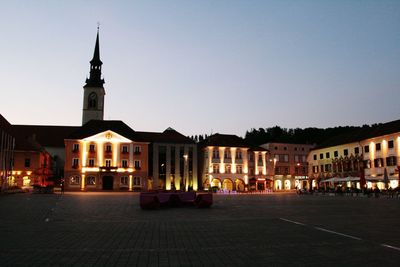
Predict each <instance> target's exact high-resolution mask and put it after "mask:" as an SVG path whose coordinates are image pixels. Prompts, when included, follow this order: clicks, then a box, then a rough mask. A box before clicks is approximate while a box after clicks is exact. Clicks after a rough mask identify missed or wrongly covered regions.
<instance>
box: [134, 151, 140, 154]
mask: <svg viewBox="0 0 400 267" xmlns="http://www.w3.org/2000/svg"><path fill="white" fill-rule="evenodd" d="M133 154H135V155H140V154H142V152H141V151H135V152H133Z"/></svg>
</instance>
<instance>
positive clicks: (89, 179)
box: [86, 176, 96, 185]
mask: <svg viewBox="0 0 400 267" xmlns="http://www.w3.org/2000/svg"><path fill="white" fill-rule="evenodd" d="M86 184H87V185H95V184H96V177H94V176H88V177H87V178H86Z"/></svg>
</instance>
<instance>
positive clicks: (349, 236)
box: [314, 227, 362, 240]
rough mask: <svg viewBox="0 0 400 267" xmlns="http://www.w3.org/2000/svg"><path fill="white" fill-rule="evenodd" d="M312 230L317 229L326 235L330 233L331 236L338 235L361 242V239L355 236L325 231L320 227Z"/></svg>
mask: <svg viewBox="0 0 400 267" xmlns="http://www.w3.org/2000/svg"><path fill="white" fill-rule="evenodd" d="M314 228H315V229H317V230H320V231H323V232H327V233H331V234H335V235H340V236H344V237H348V238H351V239H355V240H362V239H361V238H359V237H356V236H352V235H346V234H342V233H339V232H335V231H331V230H328V229H325V228H321V227H314Z"/></svg>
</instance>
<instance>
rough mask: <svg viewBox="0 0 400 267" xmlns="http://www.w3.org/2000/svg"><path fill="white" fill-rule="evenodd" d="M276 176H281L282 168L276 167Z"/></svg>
mask: <svg viewBox="0 0 400 267" xmlns="http://www.w3.org/2000/svg"><path fill="white" fill-rule="evenodd" d="M275 174H278V175H279V174H281V168H279V167H275Z"/></svg>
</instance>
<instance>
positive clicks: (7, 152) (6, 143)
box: [0, 127, 15, 190]
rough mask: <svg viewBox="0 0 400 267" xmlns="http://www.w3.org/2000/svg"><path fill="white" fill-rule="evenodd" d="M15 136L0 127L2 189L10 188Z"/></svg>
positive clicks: (0, 182) (0, 178)
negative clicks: (9, 179)
mask: <svg viewBox="0 0 400 267" xmlns="http://www.w3.org/2000/svg"><path fill="white" fill-rule="evenodd" d="M14 147H15V138H14V137H13V136H12V135H11V134H9V133H8V132H7V131H6V130H5V129H3V128H1V127H0V189H1V190H6V189H7V188H8V184H9V181H8V178H9V177H10V176H11V172H12V161H13V154H14Z"/></svg>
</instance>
